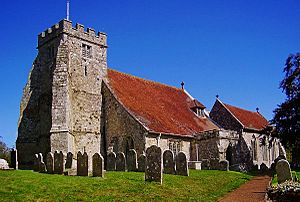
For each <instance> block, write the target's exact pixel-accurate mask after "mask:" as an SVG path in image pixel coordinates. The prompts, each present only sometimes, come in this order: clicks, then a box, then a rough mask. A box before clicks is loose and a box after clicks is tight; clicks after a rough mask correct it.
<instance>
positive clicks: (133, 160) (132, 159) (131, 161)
mask: <svg viewBox="0 0 300 202" xmlns="http://www.w3.org/2000/svg"><path fill="white" fill-rule="evenodd" d="M127 169H128V171H137V154H136V151H135V150H134V149H130V150H129V152H128V156H127Z"/></svg>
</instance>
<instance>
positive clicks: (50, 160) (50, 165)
mask: <svg viewBox="0 0 300 202" xmlns="http://www.w3.org/2000/svg"><path fill="white" fill-rule="evenodd" d="M46 168H47V173H49V174H53V172H54V159H53V154H52V153H51V152H48V153H47V156H46Z"/></svg>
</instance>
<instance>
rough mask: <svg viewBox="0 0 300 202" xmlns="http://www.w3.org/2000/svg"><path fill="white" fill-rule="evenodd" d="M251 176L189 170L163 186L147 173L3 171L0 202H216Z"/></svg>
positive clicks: (167, 178) (169, 178)
mask: <svg viewBox="0 0 300 202" xmlns="http://www.w3.org/2000/svg"><path fill="white" fill-rule="evenodd" d="M251 177H252V176H250V175H247V174H243V173H238V172H232V171H229V172H224V171H214V170H203V171H196V170H190V176H189V177H184V176H176V175H164V176H163V184H162V185H160V184H158V183H149V182H145V181H144V173H137V172H107V173H106V174H105V177H104V178H93V177H77V176H61V175H49V174H40V173H35V172H32V171H21V170H18V171H0V183H1V185H0V201H205V202H206V201H216V200H217V199H218V198H220V197H221V196H223V195H224V194H225V193H227V192H229V191H231V190H233V189H235V188H237V187H239V186H240V185H241V184H242V183H244V182H246V181H248V180H249V179H250V178H251Z"/></svg>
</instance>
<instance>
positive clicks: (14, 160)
mask: <svg viewBox="0 0 300 202" xmlns="http://www.w3.org/2000/svg"><path fill="white" fill-rule="evenodd" d="M10 164H11V168H13V169H15V170H18V152H17V150H16V149H12V150H11V152H10Z"/></svg>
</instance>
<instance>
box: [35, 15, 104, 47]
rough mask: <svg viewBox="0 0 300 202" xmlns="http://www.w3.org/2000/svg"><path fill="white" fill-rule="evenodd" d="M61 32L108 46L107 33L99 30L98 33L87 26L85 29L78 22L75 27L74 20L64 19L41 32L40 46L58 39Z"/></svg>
mask: <svg viewBox="0 0 300 202" xmlns="http://www.w3.org/2000/svg"><path fill="white" fill-rule="evenodd" d="M61 34H66V35H68V36H70V37H75V38H78V39H81V40H83V41H87V42H89V43H93V44H96V45H99V46H104V47H107V36H106V34H105V33H103V32H98V33H97V34H96V32H95V30H94V29H93V28H87V29H86V30H85V29H84V26H83V25H81V24H78V23H77V24H76V26H75V27H73V26H72V22H71V21H68V20H62V21H60V22H59V23H58V24H55V25H53V26H52V27H50V28H48V29H47V30H46V31H44V32H42V33H40V34H39V36H38V47H41V46H43V45H44V44H46V43H48V42H50V41H51V40H53V39H56V38H57V37H59V36H60V35H61Z"/></svg>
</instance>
